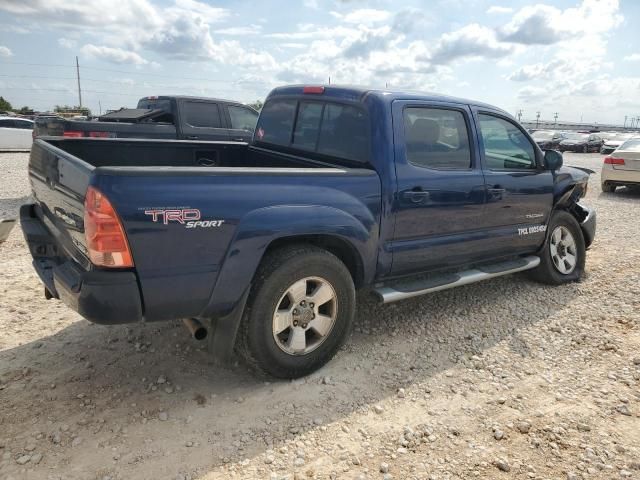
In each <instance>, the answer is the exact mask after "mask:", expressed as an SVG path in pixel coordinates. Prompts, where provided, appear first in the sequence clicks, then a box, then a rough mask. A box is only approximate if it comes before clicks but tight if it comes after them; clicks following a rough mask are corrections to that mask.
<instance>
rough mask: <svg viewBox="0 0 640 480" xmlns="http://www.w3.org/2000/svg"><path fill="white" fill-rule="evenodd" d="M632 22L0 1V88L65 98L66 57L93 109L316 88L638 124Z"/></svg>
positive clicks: (323, 4)
mask: <svg viewBox="0 0 640 480" xmlns="http://www.w3.org/2000/svg"><path fill="white" fill-rule="evenodd" d="M639 25H640V2H638V1H637V0H622V1H618V0H582V1H576V0H573V1H563V0H555V1H551V0H549V1H547V2H540V3H538V2H535V1H528V2H527V1H517V0H516V1H513V0H511V1H507V0H486V1H485V0H466V1H465V0H432V1H416V0H408V1H403V2H398V1H391V0H371V1H360V0H299V1H295V2H293V1H284V0H273V1H270V0H263V1H261V2H255V1H254V2H250V1H244V0H233V1H226V0H157V1H155V0H154V1H152V0H0V95H2V96H3V97H5V98H6V99H7V100H9V101H10V102H11V103H12V104H13V105H14V107H20V106H23V105H27V106H30V107H34V108H36V109H39V110H47V109H52V108H53V106H54V105H56V104H69V105H77V104H78V95H77V85H76V78H75V74H76V71H75V57H76V56H78V58H79V64H80V76H81V83H82V91H83V95H82V97H83V98H82V100H83V105H85V106H88V107H89V108H91V109H92V110H93V111H94V113H98V112H99V109H100V108H101V109H102V111H105V110H106V109H113V108H119V107H122V106H134V105H135V103H136V101H137V99H138V98H140V97H143V96H146V95H170V94H183V95H202V96H212V97H219V98H229V99H234V100H240V101H243V102H251V101H254V100H256V99H264V98H265V96H266V95H267V94H268V92H269V91H270V90H271V89H272V88H274V87H276V86H278V85H284V84H291V83H305V84H319V83H327V82H329V79H330V81H331V83H338V84H354V85H366V86H370V87H372V88H379V89H390V90H416V91H424V92H436V93H442V94H448V95H454V96H459V97H463V98H470V99H473V100H479V101H483V102H487V103H490V104H493V105H496V106H498V107H501V108H504V109H505V110H507V111H509V112H511V113H512V114H513V115H515V114H516V113H517V112H518V111H519V110H522V118H523V119H532V118H535V116H536V114H537V112H540V118H541V119H552V118H553V117H554V114H555V113H556V112H557V113H558V120H565V121H580V120H582V121H584V122H598V123H615V124H622V123H623V122H624V117H625V116H627V117H628V119H630V118H631V117H640V42H639V41H638V40H639V39H640V34H638V27H639ZM627 121H629V120H627Z"/></svg>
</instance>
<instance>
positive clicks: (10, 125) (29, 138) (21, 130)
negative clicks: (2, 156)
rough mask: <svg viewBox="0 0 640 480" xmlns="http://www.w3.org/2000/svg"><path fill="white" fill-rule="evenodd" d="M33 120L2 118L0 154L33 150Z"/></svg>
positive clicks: (0, 122) (0, 118)
mask: <svg viewBox="0 0 640 480" xmlns="http://www.w3.org/2000/svg"><path fill="white" fill-rule="evenodd" d="M32 134H33V120H29V119H27V118H18V117H9V116H1V117H0V152H3V151H4V152H6V151H24V150H31V144H32V143H33V135H32Z"/></svg>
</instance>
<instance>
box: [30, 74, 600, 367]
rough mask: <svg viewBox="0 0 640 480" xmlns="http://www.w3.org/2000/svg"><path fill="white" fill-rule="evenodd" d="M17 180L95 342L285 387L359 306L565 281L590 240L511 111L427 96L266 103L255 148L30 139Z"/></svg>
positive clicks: (41, 250)
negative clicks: (176, 332)
mask: <svg viewBox="0 0 640 480" xmlns="http://www.w3.org/2000/svg"><path fill="white" fill-rule="evenodd" d="M29 178H30V181H31V186H32V189H33V195H34V198H35V203H33V204H30V205H25V206H24V207H23V208H22V210H21V224H22V229H23V231H24V235H25V238H26V240H27V243H28V245H29V249H30V251H31V254H32V256H33V258H34V266H35V269H36V271H37V273H38V274H39V276H40V278H41V280H42V282H43V283H44V285H45V295H46V296H47V297H49V298H51V297H54V298H59V299H61V300H62V301H63V302H64V303H66V304H67V305H68V306H70V307H71V308H73V309H74V310H76V311H78V312H79V313H80V314H81V315H82V316H84V317H85V318H87V319H88V320H90V321H92V322H96V323H101V324H116V323H126V322H153V321H160V320H170V319H185V323H186V324H187V326H188V327H189V328H190V329H191V330H192V332H194V333H195V334H196V335H197V336H199V337H204V336H205V333H206V331H207V330H204V328H205V327H206V328H208V329H209V331H211V330H213V331H212V332H211V335H210V337H212V339H211V346H212V348H213V354H214V355H216V357H217V358H218V359H222V360H224V359H228V358H229V355H231V354H232V352H234V351H236V352H239V353H240V354H242V356H244V358H245V359H246V360H247V361H248V363H250V364H252V365H254V366H256V367H257V368H258V369H260V370H263V371H266V372H267V373H269V374H271V375H274V376H276V377H283V378H293V377H299V376H302V375H306V374H308V373H310V372H312V371H313V370H315V369H317V368H318V367H320V366H321V365H323V364H324V363H325V362H327V361H328V360H329V359H330V358H331V357H332V356H333V355H334V354H335V352H336V351H337V350H338V348H339V347H340V345H341V344H342V343H343V341H344V340H345V338H346V336H347V335H348V332H349V329H350V327H351V325H352V323H353V319H354V315H355V309H356V301H355V292H356V290H357V289H368V290H370V291H371V292H373V294H375V295H376V296H377V297H378V298H379V299H380V301H381V302H384V303H387V302H393V301H397V300H401V299H405V298H409V297H414V296H417V295H422V294H425V293H429V292H434V291H438V290H443V289H446V288H450V287H455V286H459V285H465V284H468V283H472V282H477V281H480V280H484V279H490V278H493V277H496V276H499V275H505V274H510V273H514V272H519V271H524V270H528V271H529V272H530V274H531V276H532V277H533V278H534V279H537V280H539V281H542V282H545V283H549V284H563V283H566V282H571V281H576V280H578V279H579V278H580V277H581V275H582V273H583V271H584V267H585V252H586V249H587V248H588V247H589V245H590V244H591V242H592V240H593V237H594V234H595V212H594V211H593V210H591V209H589V208H587V207H585V206H583V205H582V204H580V203H579V201H580V199H581V198H582V197H584V195H585V193H586V190H587V180H588V173H585V172H584V171H582V170H580V169H576V168H569V167H563V166H562V156H561V154H559V153H558V152H555V151H546V152H543V151H542V150H540V149H539V147H537V145H536V143H535V142H534V140H533V139H532V138H531V137H530V136H529V135H528V133H527V132H526V130H525V129H523V128H522V127H521V126H520V125H519V124H518V123H517V122H516V121H515V120H514V119H513V118H512V117H511V116H510V115H509V114H507V113H506V112H504V111H502V110H500V109H498V108H495V107H492V106H490V105H485V104H482V103H477V102H473V101H468V100H462V99H457V98H451V97H445V96H435V95H417V94H410V93H401V92H390V91H377V90H367V89H359V88H345V87H337V86H287V87H281V88H276V89H275V90H273V91H272V92H271V93H270V95H269V96H268V98H267V99H266V102H265V105H264V108H263V110H262V112H261V114H260V117H259V120H258V123H257V126H256V130H255V134H254V138H253V141H252V142H251V144H243V143H233V142H201V141H178V140H136V139H100V138H96V139H89V138H60V137H57V138H39V139H37V140H36V141H35V143H34V147H33V149H32V151H31V158H30V163H29ZM203 332H204V333H203Z"/></svg>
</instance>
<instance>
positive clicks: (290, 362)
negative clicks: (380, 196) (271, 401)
mask: <svg viewBox="0 0 640 480" xmlns="http://www.w3.org/2000/svg"><path fill="white" fill-rule="evenodd" d="M355 304H356V300H355V287H354V285H353V279H352V278H351V274H350V273H349V270H348V269H347V267H346V266H345V265H344V264H343V263H342V262H341V261H340V260H339V259H338V258H337V257H336V256H335V255H333V254H332V253H330V252H328V251H326V250H323V249H321V248H317V247H315V246H311V245H296V246H292V247H285V248H282V249H279V250H276V251H274V252H272V253H270V254H268V256H267V257H265V258H264V260H263V261H262V263H261V264H260V266H259V268H258V271H257V272H256V275H255V277H254V281H253V285H252V290H251V294H250V297H249V302H248V304H247V308H246V309H245V312H244V316H243V320H242V324H241V327H240V332H239V334H240V335H239V338H238V345H237V349H238V353H240V355H241V356H242V357H244V358H245V360H246V361H247V363H249V365H250V366H252V367H255V368H257V369H258V370H261V371H263V372H266V373H268V374H270V375H272V376H274V377H278V378H298V377H302V376H304V375H308V374H309V373H311V372H313V371H314V370H316V369H318V368H320V367H321V366H322V365H324V364H325V363H327V362H328V361H329V360H330V359H331V358H332V357H333V356H334V355H335V353H336V352H337V351H338V349H339V348H340V346H342V344H343V343H344V341H345V339H346V337H347V335H348V334H349V332H350V330H351V326H352V324H353V319H354V316H355Z"/></svg>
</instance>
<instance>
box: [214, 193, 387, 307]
mask: <svg viewBox="0 0 640 480" xmlns="http://www.w3.org/2000/svg"><path fill="white" fill-rule="evenodd" d="M378 230H379V228H378V224H377V222H376V221H375V219H374V218H373V217H372V216H371V215H370V214H369V215H368V216H358V217H356V216H354V215H351V214H349V213H347V212H345V211H343V210H339V209H336V208H333V207H327V206H316V205H312V206H281V207H268V208H263V209H258V210H255V211H253V212H251V213H249V214H248V215H246V216H245V217H244V218H243V219H242V220H241V221H240V224H239V225H238V227H237V229H236V233H235V236H234V238H233V240H232V241H231V243H230V245H229V247H228V249H227V253H226V255H225V259H224V262H223V263H222V264H221V268H220V271H219V273H218V276H217V279H216V283H215V286H214V288H213V291H212V293H211V296H210V300H209V303H208V305H207V307H206V308H205V309H204V310H203V312H202V314H201V316H202V317H217V316H223V315H226V314H227V313H228V312H229V311H231V310H232V309H233V308H234V307H235V305H236V304H237V302H238V299H239V298H240V297H241V295H242V293H243V292H244V291H245V290H246V289H247V288H248V287H249V286H250V284H251V281H252V279H253V277H254V275H255V272H256V270H257V269H258V266H259V265H260V263H261V262H262V260H263V259H264V257H265V255H266V254H268V253H269V252H272V251H274V249H277V248H280V247H284V246H289V245H294V244H298V243H299V244H307V245H309V244H311V245H315V246H317V247H320V248H323V249H325V250H327V251H329V252H331V253H332V254H334V255H335V256H336V257H338V258H339V259H340V260H341V261H342V262H343V263H344V264H345V266H346V267H347V269H348V270H349V272H350V273H351V275H352V278H353V280H354V284H355V285H356V286H362V285H364V284H366V283H368V282H370V281H371V279H372V278H373V275H374V274H375V264H376V260H377V239H378Z"/></svg>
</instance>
